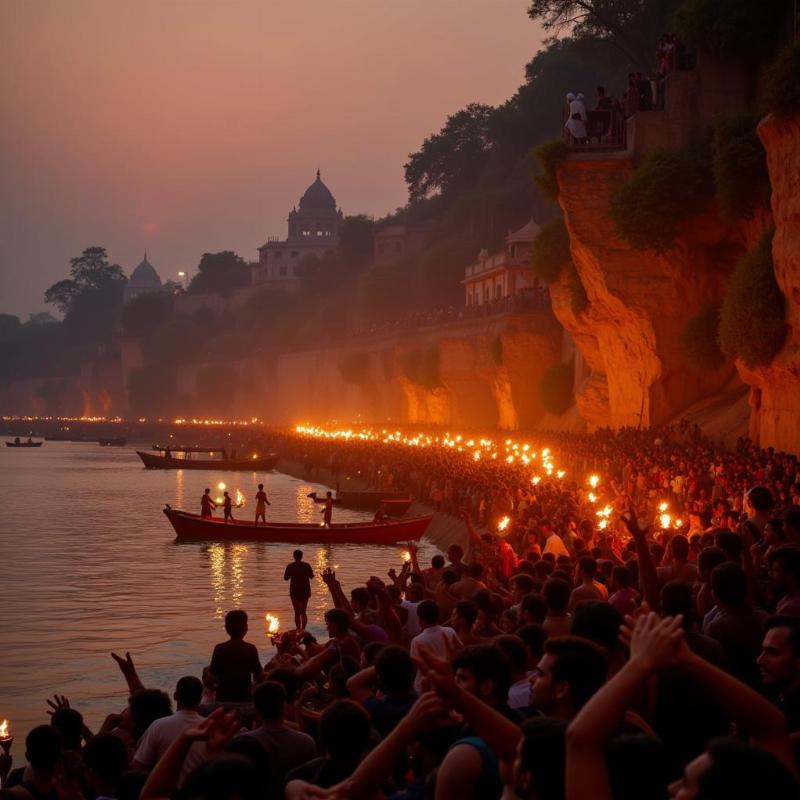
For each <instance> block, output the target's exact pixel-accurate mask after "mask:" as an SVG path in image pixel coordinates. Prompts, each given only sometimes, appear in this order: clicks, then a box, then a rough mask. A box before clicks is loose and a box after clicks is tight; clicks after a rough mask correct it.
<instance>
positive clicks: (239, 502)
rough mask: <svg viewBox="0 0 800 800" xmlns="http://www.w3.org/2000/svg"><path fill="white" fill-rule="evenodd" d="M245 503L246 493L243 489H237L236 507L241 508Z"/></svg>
mask: <svg viewBox="0 0 800 800" xmlns="http://www.w3.org/2000/svg"><path fill="white" fill-rule="evenodd" d="M243 505H244V495H243V494H242V492H241V490H239V489H237V490H236V508H241V507H242V506H243Z"/></svg>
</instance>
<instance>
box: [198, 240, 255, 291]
mask: <svg viewBox="0 0 800 800" xmlns="http://www.w3.org/2000/svg"><path fill="white" fill-rule="evenodd" d="M249 285H250V267H249V266H248V265H247V262H246V261H245V260H244V259H243V258H242V257H241V256H238V255H236V253H234V252H232V251H231V250H223V251H222V252H220V253H203V255H202V257H201V258H200V263H199V264H198V266H197V273H196V274H195V276H194V277H193V278H192V282H191V283H190V284H189V292H191V293H192V294H211V293H214V294H219V295H222V296H223V297H227V296H228V295H230V294H231V292H233V290H234V289H238V288H240V287H242V286H249Z"/></svg>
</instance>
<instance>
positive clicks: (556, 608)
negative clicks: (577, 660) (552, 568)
mask: <svg viewBox="0 0 800 800" xmlns="http://www.w3.org/2000/svg"><path fill="white" fill-rule="evenodd" d="M570 593H571V589H570V585H569V583H567V581H565V580H563V579H562V578H548V579H547V581H546V582H545V584H544V587H543V588H542V594H543V595H544V599H545V602H546V603H547V616H546V617H545V620H544V622H543V623H542V627H543V628H544V629H545V630H546V631H547V635H548V636H550V637H553V636H566V635H567V634H568V633H569V614H568V613H567V607H568V606H569V598H570Z"/></svg>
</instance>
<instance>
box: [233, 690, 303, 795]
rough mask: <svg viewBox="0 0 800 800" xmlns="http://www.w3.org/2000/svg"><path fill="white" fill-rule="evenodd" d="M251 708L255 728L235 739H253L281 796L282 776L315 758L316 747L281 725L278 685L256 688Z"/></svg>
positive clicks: (283, 694) (282, 703)
mask: <svg viewBox="0 0 800 800" xmlns="http://www.w3.org/2000/svg"><path fill="white" fill-rule="evenodd" d="M253 705H254V706H255V709H256V721H257V722H258V723H259V726H258V727H257V728H254V729H253V730H252V731H248V732H247V733H240V734H239V736H238V737H237V738H241V739H253V740H255V741H256V742H258V743H259V744H260V745H261V747H262V748H263V749H264V753H265V755H266V757H267V758H268V759H269V764H270V780H271V783H272V785H273V787H274V789H275V790H276V791H277V792H281V791H282V789H283V783H284V778H285V776H286V773H287V772H289V771H290V770H292V769H294V768H295V767H299V766H300V765H301V764H305V763H306V762H308V761H311V760H312V759H313V758H316V756H317V746H316V744H315V743H314V740H313V739H312V738H311V737H310V736H309V735H308V734H306V733H301V732H300V731H297V730H294V729H292V728H290V727H289V726H288V725H287V724H286V723H285V721H284V717H285V713H286V690H285V689H284V688H283V686H282V685H281V684H280V683H276V682H275V681H264V683H260V684H259V685H258V686H256V688H255V689H254V690H253ZM276 796H277V795H276Z"/></svg>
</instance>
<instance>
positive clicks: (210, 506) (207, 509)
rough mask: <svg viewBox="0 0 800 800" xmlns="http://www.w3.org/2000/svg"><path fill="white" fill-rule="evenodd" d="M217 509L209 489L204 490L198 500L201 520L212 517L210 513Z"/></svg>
mask: <svg viewBox="0 0 800 800" xmlns="http://www.w3.org/2000/svg"><path fill="white" fill-rule="evenodd" d="M216 507H217V504H216V503H215V502H214V500H213V499H212V497H211V489H206V490H205V491H204V492H203V496H202V497H201V498H200V516H201V517H202V518H203V519H211V517H212V516H213V513H212V511H213V510H214V509H215V508H216Z"/></svg>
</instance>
